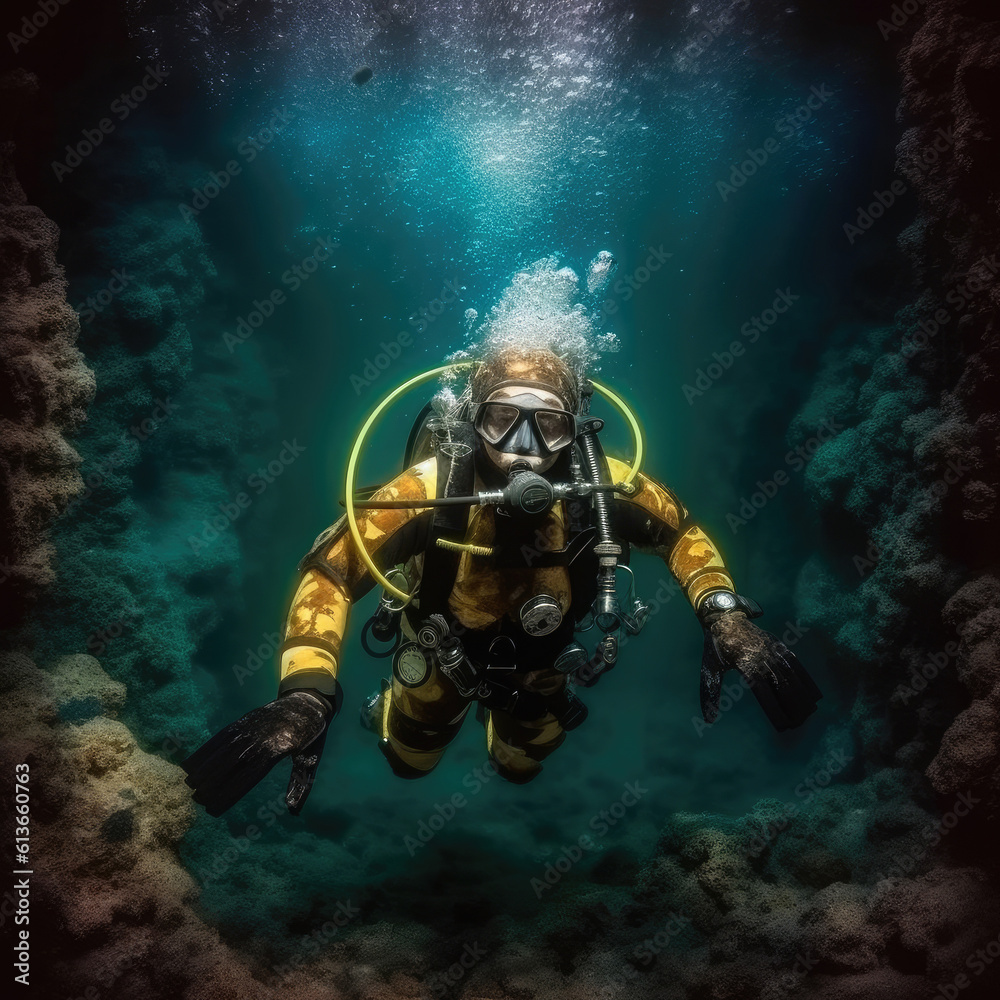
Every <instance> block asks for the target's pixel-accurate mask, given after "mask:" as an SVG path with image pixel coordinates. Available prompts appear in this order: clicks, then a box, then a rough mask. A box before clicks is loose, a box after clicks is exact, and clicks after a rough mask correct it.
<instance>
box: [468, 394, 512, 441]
mask: <svg viewBox="0 0 1000 1000" xmlns="http://www.w3.org/2000/svg"><path fill="white" fill-rule="evenodd" d="M520 415H521V413H520V410H518V408H517V407H516V406H508V405H507V404H506V403H483V404H482V407H481V409H480V411H479V419H478V420H477V421H476V424H477V430H478V431H479V433H480V434H482V436H483V437H484V438H485V439H486V440H487V441H488V442H489V443H490V444H499V443H500V442H501V441H502V440H503V439H504V438H505V437H506V436H507V435H508V434H509V433H510V432H511V429H512V428H513V426H514V424H516V423H517V421H518V418H519V417H520Z"/></svg>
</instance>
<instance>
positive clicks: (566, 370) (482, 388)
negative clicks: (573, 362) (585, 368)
mask: <svg viewBox="0 0 1000 1000" xmlns="http://www.w3.org/2000/svg"><path fill="white" fill-rule="evenodd" d="M508 385H528V386H535V387H537V388H540V389H547V390H548V391H549V392H553V393H555V394H556V395H557V396H558V397H559V398H560V399H561V400H562V401H563V405H564V406H565V407H566V409H567V410H569V411H570V412H571V413H576V412H577V410H578V408H579V406H580V379H579V377H578V376H577V374H576V372H575V371H573V369H572V368H571V367H570V366H569V365H568V364H567V363H566V362H565V361H563V359H562V358H560V357H559V356H558V355H556V354H554V353H553V352H552V351H550V350H548V349H546V348H527V347H506V348H502V349H501V350H499V351H497V352H496V353H494V354H493V355H492V356H490V357H488V358H486V359H485V360H483V361H481V362H480V363H479V365H478V367H477V368H476V370H475V372H474V373H473V376H472V380H471V382H470V387H471V390H472V400H473V402H475V403H481V402H483V401H484V400H485V399H487V398H488V397H489V396H490V395H491V394H492V393H494V392H496V390H497V389H502V388H503V387H504V386H508Z"/></svg>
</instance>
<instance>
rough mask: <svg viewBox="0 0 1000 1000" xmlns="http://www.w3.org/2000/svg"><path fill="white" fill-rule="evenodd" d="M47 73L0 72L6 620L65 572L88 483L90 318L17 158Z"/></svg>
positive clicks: (0, 556)
mask: <svg viewBox="0 0 1000 1000" xmlns="http://www.w3.org/2000/svg"><path fill="white" fill-rule="evenodd" d="M36 91H37V81H36V80H35V78H34V77H32V76H30V75H29V74H27V73H24V72H11V73H8V74H6V75H5V76H4V77H3V78H2V79H0V100H2V106H3V108H4V114H3V119H4V120H3V122H2V125H0V256H2V259H3V262H4V266H3V268H2V270H0V381H2V383H3V385H4V386H5V391H4V393H3V395H2V397H0V471H2V488H0V517H2V519H3V524H4V527H5V529H6V531H5V535H4V538H3V542H2V543H0V586H2V588H3V590H2V601H0V626H3V627H5V628H9V627H11V626H13V625H15V624H18V623H20V622H21V620H22V619H23V616H24V614H25V612H26V610H27V607H28V606H29V603H30V601H31V600H32V599H33V598H35V597H37V595H38V593H39V591H40V589H41V588H42V587H44V586H45V585H46V584H49V583H51V582H52V581H53V579H54V578H55V567H54V555H55V549H54V547H53V545H52V544H51V542H50V541H49V540H48V537H47V534H48V530H49V529H50V528H51V526H52V525H53V524H54V522H55V521H56V519H57V518H58V517H59V515H60V514H61V513H62V511H63V510H65V508H66V507H67V505H68V504H69V502H70V500H71V499H72V498H73V497H74V496H76V495H77V494H79V493H80V492H81V491H82V490H83V482H82V480H81V477H80V473H79V467H80V462H81V459H80V456H79V454H78V453H77V452H76V450H75V449H74V447H73V445H72V444H70V441H69V440H68V438H69V437H70V436H71V435H72V434H73V432H74V431H76V430H77V429H78V428H79V427H80V425H81V424H82V423H83V422H84V421H85V420H86V418H87V406H88V404H89V403H90V401H91V399H92V398H93V395H94V376H93V373H92V372H91V371H90V369H89V368H88V367H87V365H86V363H85V362H84V358H83V355H82V354H81V353H80V351H79V350H78V348H77V347H76V340H77V335H78V333H79V330H80V323H79V320H78V318H77V315H76V313H75V312H74V311H73V309H71V308H70V306H69V304H68V303H67V301H66V289H67V281H66V275H65V271H64V269H63V267H62V265H61V264H59V263H58V262H57V260H56V252H57V249H58V246H59V227H58V226H57V225H56V223H54V222H53V221H52V220H51V219H49V218H47V217H46V216H45V214H44V213H43V212H42V211H41V210H40V209H39V208H37V207H36V206H34V205H29V204H27V198H26V196H25V194H24V191H23V190H22V188H21V185H20V183H19V182H18V179H17V176H16V174H15V172H14V166H13V151H14V146H13V142H12V139H11V133H12V132H13V130H14V128H15V127H16V118H17V116H18V110H20V113H21V114H25V113H27V112H28V109H29V108H30V107H31V104H32V101H33V98H34V95H35V93H36Z"/></svg>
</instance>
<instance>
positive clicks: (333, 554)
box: [280, 457, 735, 781]
mask: <svg viewBox="0 0 1000 1000" xmlns="http://www.w3.org/2000/svg"><path fill="white" fill-rule="evenodd" d="M607 461H608V466H609V471H610V474H611V480H612V481H614V482H619V481H621V480H622V479H623V478H624V477H625V474H626V472H627V470H628V466H627V465H626V464H625V463H623V462H620V461H617V460H616V459H614V458H610V457H609V458H608V460H607ZM634 482H635V485H636V486H637V487H638V490H637V492H636V493H635V494H633V495H632V496H631V497H628V498H624V497H618V498H617V499H616V501H615V519H616V530H617V533H618V535H619V536H620V537H621V538H622V540H623V541H625V542H627V543H629V544H631V545H633V546H635V547H636V548H638V549H639V550H641V551H648V552H653V553H655V554H657V555H659V556H660V557H661V558H662V559H663V560H664V561H665V562H666V564H667V566H668V567H669V569H670V572H671V573H672V574H673V576H674V577H675V578H676V580H677V581H678V583H679V584H680V586H681V587H682V588H683V590H684V593H685V595H686V596H687V598H688V600H689V601H690V602H691V604H692V605H693V606H694V607H697V606H698V603H699V601H700V600H701V599H702V597H704V596H705V595H706V594H707V593H709V592H710V591H712V590H719V589H725V590H730V591H734V590H735V587H734V585H733V581H732V578H731V577H730V575H729V573H728V572H727V570H726V566H725V563H724V562H723V559H722V556H721V555H720V553H719V551H718V549H717V548H716V547H715V545H714V544H713V543H712V541H711V539H709V537H708V536H707V535H706V534H705V532H704V531H702V530H701V528H699V527H697V526H696V525H694V524H692V523H690V521H689V519H688V513H687V510H686V509H685V508H684V506H683V505H682V504H681V503H680V501H679V500H678V499H677V497H676V496H675V495H674V494H673V493H672V492H671V491H670V490H668V489H667V488H665V487H664V486H662V485H660V484H659V483H657V482H656V481H655V480H653V479H651V478H649V477H648V476H645V475H643V474H641V473H640V474H639V475H638V476H637V477H636V479H635V481H634ZM436 490H437V476H436V460H435V459H434V458H430V459H428V460H427V461H424V462H422V463H420V464H418V465H415V466H413V467H412V468H410V469H407V470H406V471H405V472H403V473H402V474H401V475H399V476H397V477H396V478H395V479H394V480H393V481H392V482H391V483H388V484H387V485H386V486H384V487H382V488H381V489H380V490H379V491H378V492H377V493H376V494H375V495H374V497H373V499H375V500H397V499H398V500H419V499H429V498H434V497H436V496H437V492H436ZM432 516H433V511H432V510H431V509H428V508H419V507H418V508H404V509H370V510H367V511H364V510H359V511H358V518H357V520H358V527H359V529H360V533H361V537H362V539H363V540H364V543H365V548H366V549H367V551H368V553H369V554H370V555H371V557H372V559H373V560H374V562H375V563H376V565H377V566H379V568H380V570H382V572H385V571H386V570H387V569H389V568H391V567H392V566H395V565H397V564H403V563H407V561H409V560H412V561H413V562H412V564H411V565H412V566H413V568H414V569H415V571H416V572H417V573H419V571H420V569H421V568H422V555H421V552H422V547H423V545H424V544H426V540H427V537H428V529H429V526H430V520H431V518H432ZM495 517H496V513H495V508H493V507H489V506H484V507H478V506H477V507H471V508H470V511H469V518H468V526H467V532H466V537H465V539H464V541H465V542H468V543H472V544H475V545H477V546H484V547H486V548H489V547H490V546H491V545H492V543H493V541H494V539H495V535H496V527H497V526H496V522H495ZM567 532H568V528H567V513H566V506H565V501H559V502H557V503H556V504H555V506H554V507H553V508H552V510H551V511H550V512H549V514H548V515H547V518H546V520H545V522H544V523H543V525H542V526H541V528H540V529H539V528H538V527H537V526H535V527H533V529H532V530H531V531H529V532H527V533H526V535H525V539H524V543H525V546H526V547H527V551H528V553H529V556H528V559H527V563H528V564H527V565H522V566H514V567H511V566H503V565H498V564H497V562H496V560H495V559H493V558H492V557H490V556H484V555H482V554H479V555H474V554H472V553H470V552H463V553H462V555H461V557H460V559H459V560H458V571H457V574H456V577H455V581H454V585H453V586H452V588H451V591H450V594H449V597H448V610H449V611H450V612H451V615H452V616H453V617H454V619H455V620H456V621H457V622H458V623H459V624H460V625H461V626H462V627H464V628H466V629H470V630H474V631H476V632H487V633H489V632H490V631H491V629H492V630H497V629H499V627H500V625H501V623H502V620H503V619H504V618H510V617H513V618H514V619H515V620H516V619H517V610H518V608H520V607H521V606H523V604H524V603H525V601H527V600H529V599H530V598H531V597H532V596H535V595H540V594H546V595H550V596H551V597H553V598H555V599H556V600H557V601H558V602H559V604H560V606H561V609H562V611H563V613H564V615H565V614H566V613H567V612H568V611H569V609H570V602H571V598H572V594H571V587H570V574H569V571H568V568H567V567H566V566H560V565H539V566H537V567H533V566H532V565H531V558H530V553H531V551H532V546H535V547H536V548H539V547H541V546H540V545H539V542H540V540H543V544H544V546H545V547H546V548H551V549H552V550H553V551H557V550H559V549H560V547H561V546H562V544H563V543H564V542H565V540H566V538H567ZM300 570H301V574H302V575H301V579H300V581H299V585H298V588H297V589H296V591H295V594H294V597H293V598H292V601H291V606H290V609H289V612H288V616H287V621H286V624H285V631H284V637H283V638H284V641H283V643H282V647H281V654H280V656H281V663H280V676H281V685H280V690H281V691H282V692H285V691H288V690H293V689H295V688H297V687H315V686H318V684H317V678H319V683H320V684H321V683H322V679H323V678H324V677H325V678H336V677H337V674H338V671H339V669H340V664H341V661H342V659H343V655H342V650H343V643H344V637H345V635H346V632H347V627H348V622H349V619H350V612H351V605H352V604H353V602H354V601H356V600H357V599H358V598H360V597H361V596H363V595H364V594H365V593H366V592H367V591H368V590H370V589H371V588H372V586H373V585H374V581H373V580H372V577H371V574H370V573H369V572H368V569H367V567H366V565H365V563H364V561H363V560H362V559H361V557H360V556H359V554H358V552H357V549H356V546H355V543H354V540H353V538H352V536H351V534H350V532H349V530H348V527H347V518H346V515H345V516H344V517H342V518H341V519H340V520H339V521H337V523H336V524H334V525H333V526H332V527H330V528H328V529H327V530H326V531H325V532H324V533H323V534H322V535H320V537H319V538H318V539H317V541H316V543H315V544H314V546H313V548H312V550H310V553H309V554H308V555H307V556H306V558H305V559H304V560H303V561H302V563H301V564H300ZM408 611H409V609H408ZM412 611H413V613H417V612H418V611H419V598H418V599H417V600H415V601H414V602H413V605H412ZM515 676H516V679H517V682H518V684H519V686H521V687H522V688H523V689H525V690H527V691H531V692H535V693H537V694H539V695H541V696H543V697H549V696H551V695H553V694H555V693H557V692H559V691H561V690H562V689H563V688H564V687H565V684H566V677H565V675H564V674H562V673H560V672H559V671H557V670H555V669H554V668H553V667H552V666H551V665H548V666H545V667H542V668H541V669H538V668H536V669H531V670H527V671H522V672H515ZM474 701H475V698H474V696H473V697H471V698H467V697H463V696H462V695H461V694H460V693H459V691H458V689H457V688H456V687H455V685H454V684H453V683H452V682H451V680H450V679H449V678H448V677H446V676H445V675H444V674H443V673H442V672H441V671H440V670H439V669H438V668H437V667H436V666H434V665H432V666H431V667H430V669H429V672H428V673H427V675H426V677H424V678H423V679H422V680H421V682H420V683H419V684H416V685H407V684H403V683H401V681H400V680H399V678H398V677H396V676H394V677H393V680H392V685H391V687H389V688H387V689H386V691H385V692H384V693H383V696H382V700H381V703H380V718H379V720H378V728H379V730H380V735H381V737H382V740H383V743H386V742H387V744H388V747H391V754H392V756H391V757H390V760H393V759H395V760H396V761H397V762H402V765H401V766H402V767H403V768H404V770H406V771H408V772H409V773H408V775H407V776H416V775H419V774H425V773H427V772H429V771H430V770H431V769H433V768H434V767H435V765H436V764H437V763H438V761H439V760H440V759H441V756H442V755H443V753H444V750H445V748H446V747H447V745H448V744H449V743H450V742H451V740H452V739H453V738H454V736H455V734H456V733H457V732H458V729H459V728H460V726H461V724H462V722H463V721H464V718H465V716H466V714H467V712H468V710H469V708H470V707H471V705H472V704H473V703H474ZM484 724H485V727H486V738H487V746H488V750H489V754H490V757H491V759H492V761H493V763H494V765H495V766H497V768H498V769H499V770H500V773H502V774H504V775H505V776H506V777H508V778H510V779H511V780H514V781H525V780H529V779H530V778H531V777H533V776H534V775H535V774H537V772H538V771H539V770H540V769H541V765H540V762H541V761H542V760H543V759H544V758H545V757H546V756H548V754H550V753H551V752H552V751H553V750H555V749H556V748H557V747H558V746H559V745H560V744H561V743H562V741H563V739H564V738H565V733H564V732H563V730H562V728H561V726H560V725H559V723H558V721H557V720H556V718H555V716H553V715H552V714H551V712H545V713H544V714H542V715H540V716H539V717H538V718H533V719H528V720H525V719H521V718H517V719H515V718H514V717H513V716H512V715H510V714H509V713H508V712H506V711H500V710H497V709H491V710H489V711H488V712H486V714H485V718H484ZM388 747H385V748H384V749H388ZM387 756H389V753H387ZM397 773H399V772H397Z"/></svg>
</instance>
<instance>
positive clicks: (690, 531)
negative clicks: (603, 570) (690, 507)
mask: <svg viewBox="0 0 1000 1000" xmlns="http://www.w3.org/2000/svg"><path fill="white" fill-rule="evenodd" d="M608 466H609V470H610V472H611V478H612V479H613V480H614V481H615V482H620V481H621V480H622V479H624V477H625V475H626V473H627V472H628V465H627V464H626V463H624V462H620V461H618V460H617V459H614V458H610V457H609V458H608ZM634 482H635V483H636V485H638V487H639V490H638V492H637V493H636V494H635V495H634V496H631V497H627V498H626V497H618V498H617V499H616V502H615V520H616V526H617V530H618V532H619V534H621V536H622V538H623V539H624V540H625V541H627V542H629V543H630V544H632V545H635V546H636V547H637V548H639V549H640V550H644V551H649V552H655V553H656V554H657V555H658V556H660V557H661V558H662V559H663V561H664V562H665V563H666V564H667V567H668V568H669V569H670V572H671V573H672V574H673V576H674V579H676V580H677V582H678V583H679V584H680V585H681V587H682V588H683V590H684V594H685V596H686V597H687V599H688V600H689V601H690V602H691V606H692V607H694V608H696V609H697V607H698V604H699V602H700V601H701V599H702V598H703V597H704V596H705V595H706V594H708V593H709V592H710V591H713V590H731V591H734V592H735V590H736V587H735V585H734V583H733V578H732V577H731V576H730V575H729V571H728V570H727V569H726V563H725V561H724V560H723V558H722V554H721V553H720V552H719V550H718V549H717V548H716V547H715V544H714V543H713V541H712V539H711V538H709V537H708V535H706V534H705V532H704V531H703V530H702V529H701V528H699V527H698V525H696V524H694V523H693V522H692V520H691V518H690V516H689V515H688V512H687V509H686V508H685V507H684V505H683V504H682V503H681V502H680V500H678V499H677V496H676V495H675V494H674V493H673V491H672V490H669V489H667V487H665V486H662V485H661V484H660V483H658V482H657V481H656V480H655V479H651V478H650V477H649V476H646V475H644V474H643V473H641V472H640V473H639V475H637V476H636V478H635V480H634Z"/></svg>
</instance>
